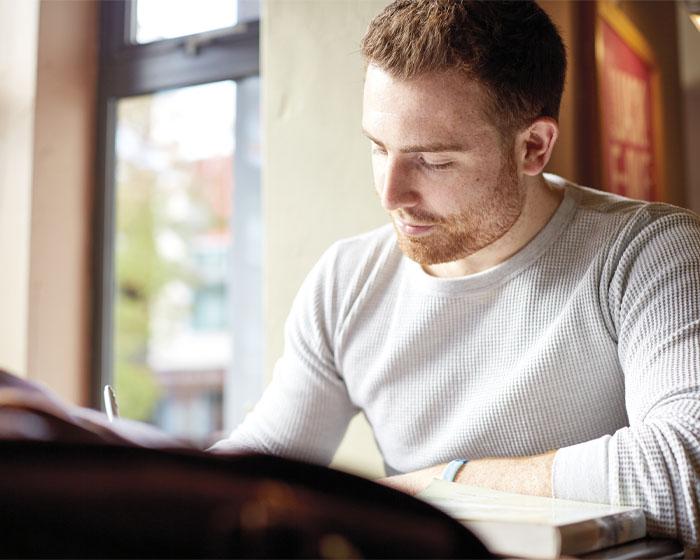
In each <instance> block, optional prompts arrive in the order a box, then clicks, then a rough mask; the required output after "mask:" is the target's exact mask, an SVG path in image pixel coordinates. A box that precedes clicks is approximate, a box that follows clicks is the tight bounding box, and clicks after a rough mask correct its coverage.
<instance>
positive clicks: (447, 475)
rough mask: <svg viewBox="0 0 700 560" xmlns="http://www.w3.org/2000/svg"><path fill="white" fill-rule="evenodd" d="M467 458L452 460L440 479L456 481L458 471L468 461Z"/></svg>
mask: <svg viewBox="0 0 700 560" xmlns="http://www.w3.org/2000/svg"><path fill="white" fill-rule="evenodd" d="M468 462H469V461H467V460H466V459H455V460H454V461H450V463H448V465H447V466H446V467H445V470H444V471H442V476H441V477H440V480H446V481H447V482H454V479H455V476H457V471H459V469H461V468H462V467H463V466H464V464H465V463H468Z"/></svg>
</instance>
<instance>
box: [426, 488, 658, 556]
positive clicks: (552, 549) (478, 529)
mask: <svg viewBox="0 0 700 560" xmlns="http://www.w3.org/2000/svg"><path fill="white" fill-rule="evenodd" d="M418 498H421V499H423V500H425V501H427V502H429V503H431V504H432V505H434V506H436V507H437V508H439V509H441V510H443V511H445V512H446V513H448V514H449V515H451V516H452V517H454V518H456V519H458V520H459V521H461V522H462V524H464V525H465V526H466V527H467V528H468V529H470V530H471V531H472V532H473V533H474V534H475V535H476V536H477V537H478V538H479V539H480V540H481V541H482V542H483V543H484V545H486V547H487V548H488V549H489V550H490V551H491V552H492V553H494V554H501V555H506V556H517V557H521V558H558V557H559V556H562V555H577V554H583V553H586V552H592V551H594V550H599V549H602V548H607V547H609V546H613V545H616V544H621V543H625V542H629V541H631V540H635V539H639V538H642V537H644V535H645V534H646V520H645V517H644V512H643V511H642V510H641V509H640V508H634V507H625V506H610V505H603V504H593V503H587V502H574V501H570V500H559V499H555V498H541V497H537V496H525V495H521V494H510V493H507V492H499V491H497V490H489V489H485V488H477V487H474V486H466V485H464V484H457V483H454V482H445V481H444V480H438V479H435V480H433V481H432V482H431V483H430V484H429V485H428V487H427V488H426V489H425V490H423V491H422V492H420V493H419V494H418Z"/></svg>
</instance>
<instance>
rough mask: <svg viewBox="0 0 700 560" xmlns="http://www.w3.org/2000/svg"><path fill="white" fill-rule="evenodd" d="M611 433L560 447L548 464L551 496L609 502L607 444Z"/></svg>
mask: <svg viewBox="0 0 700 560" xmlns="http://www.w3.org/2000/svg"><path fill="white" fill-rule="evenodd" d="M610 438H611V436H609V435H606V436H603V437H601V438H598V439H593V440H591V441H586V442H584V443H579V444H577V445H571V446H569V447H562V448H561V449H559V450H558V451H557V452H556V454H555V455H554V462H553V464H552V494H553V496H554V497H555V498H562V499H565V500H577V501H580V502H595V503H598V504H610V503H611V501H610V491H609V485H608V444H609V442H610Z"/></svg>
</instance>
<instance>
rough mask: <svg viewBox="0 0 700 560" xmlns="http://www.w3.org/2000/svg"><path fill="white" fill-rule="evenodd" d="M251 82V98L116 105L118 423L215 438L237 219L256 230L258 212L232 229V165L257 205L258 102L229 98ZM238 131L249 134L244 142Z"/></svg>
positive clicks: (152, 98)
mask: <svg viewBox="0 0 700 560" xmlns="http://www.w3.org/2000/svg"><path fill="white" fill-rule="evenodd" d="M251 82H252V83H253V84H254V85H255V86H256V89H255V92H254V93H255V95H254V98H255V99H257V84H258V82H259V78H257V77H253V78H248V79H246V80H242V81H241V82H240V83H236V82H234V81H223V82H216V83H211V84H205V85H200V86H194V87H186V88H179V89H175V90H170V91H165V92H159V93H155V94H152V95H144V96H137V97H127V98H122V99H120V100H119V101H118V109H117V136H116V185H115V188H116V190H115V198H116V200H115V208H116V209H115V214H116V236H115V276H116V277H115V279H114V281H115V301H114V329H113V332H114V340H113V348H114V352H113V355H114V363H113V375H114V384H115V390H116V393H117V397H118V400H119V407H120V413H121V414H122V415H123V416H125V417H129V418H133V419H137V420H142V421H147V422H152V423H154V424H156V425H157V426H158V427H160V428H161V429H163V430H165V431H166V432H169V433H171V434H173V435H176V436H180V437H185V438H189V439H192V440H195V441H197V440H199V441H202V442H204V439H205V437H207V436H208V437H209V438H211V437H215V436H216V435H220V431H221V430H222V429H223V428H224V427H225V426H224V424H225V422H224V417H223V412H222V406H223V404H224V389H225V387H226V386H227V385H228V384H229V382H228V381H227V379H230V378H231V372H232V371H234V370H236V367H235V361H234V360H233V359H232V354H233V348H234V346H235V344H234V333H235V331H236V328H235V326H236V325H235V318H233V311H232V310H233V309H234V303H235V302H234V301H233V299H234V298H233V296H232V293H231V287H232V286H233V285H234V284H235V279H236V271H235V270H234V263H235V262H236V260H237V258H236V254H237V251H236V249H235V245H234V236H235V234H236V231H237V229H238V228H239V227H240V225H236V223H235V220H236V219H239V221H241V222H243V223H244V224H247V223H251V222H252V223H253V224H254V225H255V226H257V227H258V228H259V227H260V216H259V209H258V207H257V206H254V207H253V208H246V209H245V213H246V215H245V216H239V217H238V218H234V212H233V206H234V201H235V199H236V197H235V196H234V193H235V188H234V185H235V183H236V182H237V181H236V179H235V177H240V176H241V175H240V172H238V171H236V172H235V173H234V168H235V167H236V166H238V167H240V168H241V169H243V170H245V169H246V167H247V168H248V169H249V173H248V174H247V175H245V176H244V177H243V179H242V180H241V181H240V182H241V184H240V185H238V188H239V189H240V190H241V191H242V192H249V193H250V194H249V196H252V197H253V198H256V199H257V198H259V177H258V176H259V167H260V154H259V119H258V117H257V115H258V113H257V109H258V108H257V104H256V103H257V102H255V104H253V105H252V106H247V107H246V106H243V105H242V104H241V100H240V99H237V97H242V98H243V97H246V96H245V95H240V93H241V92H243V93H245V92H246V91H247V90H248V89H250V83H251ZM239 90H240V91H239ZM241 110H242V111H243V114H242V115H241V116H240V118H239V119H237V112H238V111H241ZM237 120H238V121H241V122H244V123H247V127H246V128H247V129H251V128H252V129H253V133H252V134H248V135H247V136H246V135H243V136H242V135H241V133H240V132H239V131H240V129H241V126H240V125H241V122H238V123H237ZM237 136H238V139H237ZM237 143H238V144H240V145H239V146H237ZM238 152H241V153H240V154H239V153H238ZM251 169H252V172H251V171H250V170H251ZM252 254H253V256H254V260H255V262H254V263H253V265H252V266H247V268H246V270H245V274H246V276H252V277H253V279H254V280H255V278H256V276H255V271H256V270H259V268H260V261H261V259H262V254H261V251H255V250H254V251H253V252H252ZM256 267H257V268H256ZM255 303H256V300H255V298H254V297H253V298H251V303H250V304H251V305H253V304H255ZM256 367H257V366H256ZM255 377H256V378H257V377H258V376H255ZM233 383H235V380H234V381H233ZM226 390H228V388H226ZM238 420H239V419H236V420H235V421H238Z"/></svg>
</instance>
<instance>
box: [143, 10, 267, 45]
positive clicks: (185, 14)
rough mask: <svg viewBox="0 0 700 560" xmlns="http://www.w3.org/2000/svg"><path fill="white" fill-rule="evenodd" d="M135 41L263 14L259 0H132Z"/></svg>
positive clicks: (230, 23)
mask: <svg viewBox="0 0 700 560" xmlns="http://www.w3.org/2000/svg"><path fill="white" fill-rule="evenodd" d="M133 2H134V4H133V5H134V8H135V9H134V18H133V27H134V29H133V30H132V36H133V41H134V42H135V43H150V42H153V41H158V40H161V39H171V38H174V37H183V36H185V35H192V34H195V33H202V32H205V31H212V30H214V29H221V28H224V27H231V26H233V25H236V24H237V23H239V22H246V21H253V20H256V19H259V17H260V1H259V0H133Z"/></svg>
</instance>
